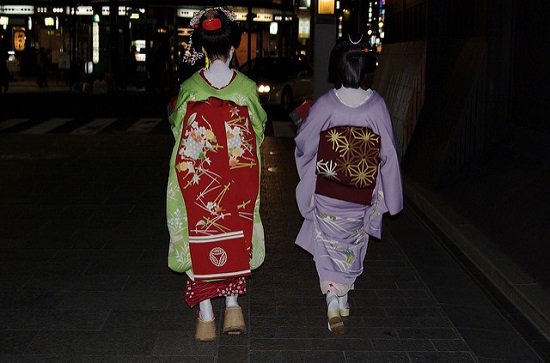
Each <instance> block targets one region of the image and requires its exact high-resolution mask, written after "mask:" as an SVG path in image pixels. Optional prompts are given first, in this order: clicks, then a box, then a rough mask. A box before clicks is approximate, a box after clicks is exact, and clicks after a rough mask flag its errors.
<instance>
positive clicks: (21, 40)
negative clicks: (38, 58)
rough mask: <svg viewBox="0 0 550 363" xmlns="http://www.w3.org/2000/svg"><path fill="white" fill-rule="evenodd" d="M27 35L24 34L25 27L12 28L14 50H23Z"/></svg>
mask: <svg viewBox="0 0 550 363" xmlns="http://www.w3.org/2000/svg"><path fill="white" fill-rule="evenodd" d="M26 40H27V36H26V35H25V28H14V29H13V47H14V48H15V50H17V51H19V52H21V51H24V50H25V41H26Z"/></svg>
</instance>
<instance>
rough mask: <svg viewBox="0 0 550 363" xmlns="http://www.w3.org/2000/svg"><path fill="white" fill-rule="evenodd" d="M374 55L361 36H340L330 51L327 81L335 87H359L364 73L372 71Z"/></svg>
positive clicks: (374, 62) (374, 64)
mask: <svg viewBox="0 0 550 363" xmlns="http://www.w3.org/2000/svg"><path fill="white" fill-rule="evenodd" d="M375 69H376V56H375V54H374V52H373V51H371V50H370V47H369V44H368V42H367V41H366V40H364V39H363V37H362V36H360V35H359V36H350V35H348V36H347V37H342V38H340V39H338V41H337V42H336V45H335V46H334V48H333V49H332V52H331V53H330V59H329V81H330V82H332V83H334V84H335V85H336V88H340V86H344V87H346V88H359V87H361V84H362V83H363V82H364V80H365V75H367V74H369V73H374V71H375Z"/></svg>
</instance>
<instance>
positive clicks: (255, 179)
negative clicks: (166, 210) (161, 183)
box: [175, 97, 260, 280]
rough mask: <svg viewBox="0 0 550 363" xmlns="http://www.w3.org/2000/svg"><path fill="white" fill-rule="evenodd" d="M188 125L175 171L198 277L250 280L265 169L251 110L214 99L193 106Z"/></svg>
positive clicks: (181, 142) (190, 108) (184, 128)
mask: <svg viewBox="0 0 550 363" xmlns="http://www.w3.org/2000/svg"><path fill="white" fill-rule="evenodd" d="M183 125H184V126H183V130H182V133H181V135H182V136H181V139H180V144H179V149H178V155H177V159H176V160H177V161H176V166H175V167H176V174H177V177H178V183H179V186H180V189H181V191H182V195H183V199H184V201H185V206H186V208H187V217H188V226H189V249H190V254H191V263H192V266H193V273H194V277H195V279H197V280H210V279H218V278H227V277H237V276H246V275H249V274H250V256H251V248H252V226H253V217H254V207H255V203H256V198H257V195H258V190H259V177H260V169H259V162H258V157H257V153H256V151H257V150H256V148H257V147H256V136H255V134H254V130H253V128H252V123H251V122H250V120H249V116H248V108H247V107H246V106H239V105H237V104H235V103H234V102H231V101H224V100H221V99H218V98H214V97H211V98H209V99H208V100H206V101H201V102H189V103H188V105H187V113H186V114H185V118H184V121H183Z"/></svg>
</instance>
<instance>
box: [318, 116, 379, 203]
mask: <svg viewBox="0 0 550 363" xmlns="http://www.w3.org/2000/svg"><path fill="white" fill-rule="evenodd" d="M379 154H380V136H379V135H377V134H375V133H374V132H373V131H372V130H371V129H370V128H368V127H356V126H337V127H333V128H330V129H328V130H325V131H322V132H321V137H320V139H319V150H318V152H317V165H316V173H317V181H316V186H315V193H317V194H321V195H325V196H327V197H331V198H335V199H340V200H344V201H348V202H353V203H358V204H363V205H370V204H371V203H372V194H373V191H374V188H375V186H376V177H377V175H378V164H379V161H380V160H379Z"/></svg>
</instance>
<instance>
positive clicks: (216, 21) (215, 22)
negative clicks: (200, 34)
mask: <svg viewBox="0 0 550 363" xmlns="http://www.w3.org/2000/svg"><path fill="white" fill-rule="evenodd" d="M221 27H222V21H221V20H220V18H212V19H205V20H204V21H203V22H202V28H203V29H204V30H218V29H220V28H221Z"/></svg>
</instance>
